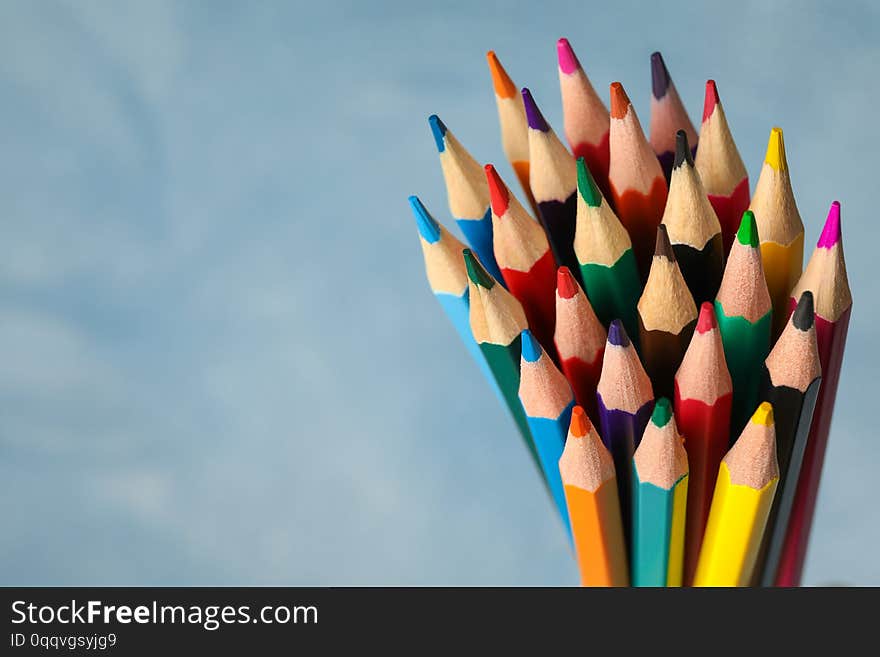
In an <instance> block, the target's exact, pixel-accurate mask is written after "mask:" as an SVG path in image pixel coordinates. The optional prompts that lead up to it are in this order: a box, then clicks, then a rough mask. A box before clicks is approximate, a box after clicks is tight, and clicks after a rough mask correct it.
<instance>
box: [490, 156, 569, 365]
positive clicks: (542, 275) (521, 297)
mask: <svg viewBox="0 0 880 657" xmlns="http://www.w3.org/2000/svg"><path fill="white" fill-rule="evenodd" d="M486 179H487V180H488V182H489V197H490V198H491V200H492V240H493V243H494V245H495V260H496V261H497V262H498V267H499V268H500V269H501V275H502V276H503V277H504V281H505V282H506V283H507V289H508V290H510V293H511V294H512V295H513V296H515V297H516V298H517V300H518V301H519V302H520V303H521V304H522V307H523V310H524V311H525V313H526V319H527V320H528V322H529V326H530V327H531V329H532V331H533V332H534V333H535V335H536V336H537V338H538V340H540V341H541V344H542V345H544V347H545V349H547V350H548V351H549V352H550V357H551V358H553V359H554V360H555V359H556V348H555V346H554V345H553V327H554V325H555V321H556V313H555V310H554V309H555V299H554V296H555V290H556V261H555V260H554V259H553V253H552V252H551V251H550V244H549V243H548V242H547V236H546V235H545V234H544V229H543V228H541V225H540V224H539V223H538V222H537V221H536V220H535V219H533V218H532V217H531V216H530V215H529V213H528V212H526V209H525V208H524V207H523V206H522V205H521V204H520V202H519V201H517V200H516V197H515V196H514V195H513V194H511V193H510V191H509V190H508V188H507V186H506V185H505V184H504V181H503V180H501V176H499V175H498V172H497V171H496V170H495V167H493V166H492V165H491V164H487V165H486Z"/></svg>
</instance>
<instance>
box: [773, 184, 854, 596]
mask: <svg viewBox="0 0 880 657" xmlns="http://www.w3.org/2000/svg"><path fill="white" fill-rule="evenodd" d="M806 290H810V291H811V292H812V293H813V299H814V301H815V309H816V338H817V341H818V343H819V361H820V363H821V364H822V385H821V387H820V388H819V397H818V398H817V400H816V410H815V412H814V413H813V422H812V424H811V426H810V437H809V439H808V440H807V451H806V453H805V454H804V462H803V465H802V466H801V476H800V478H799V479H798V485H797V492H796V493H795V498H794V506H793V508H792V512H791V519H790V520H789V522H788V534H787V535H786V537H785V547H784V549H783V554H782V560H781V562H780V565H779V574H778V576H777V578H776V584H777V586H798V585H799V584H800V581H801V573H802V571H803V567H804V559H805V558H806V555H807V546H808V544H809V539H810V529H811V527H812V523H813V511H814V510H815V508H816V495H817V493H818V491H819V480H820V478H821V476H822V464H823V463H824V461H825V448H826V446H827V445H828V431H829V429H830V428H831V418H832V416H833V415H834V401H835V399H836V397H837V384H838V382H839V380H840V368H841V365H842V364H843V352H844V349H845V347H846V334H847V330H848V328H849V317H850V313H851V311H852V293H851V292H850V289H849V281H848V279H847V275H846V262H845V261H844V258H843V241H842V238H841V231H840V204H839V203H838V202H837V201H834V203H832V204H831V209H830V210H829V212H828V218H827V220H826V221H825V226H824V228H823V229H822V235H821V236H820V237H819V242H818V243H817V245H816V249H815V251H813V255H812V257H811V258H810V261H809V263H808V264H807V268H806V270H805V271H804V274H803V276H801V280H800V281H799V282H798V284H797V285H796V286H795V288H794V290H792V293H791V295H792V299H791V303H792V305H794V302H795V299H797V298H799V296H800V295H801V294H803V293H804V292H805V291H806Z"/></svg>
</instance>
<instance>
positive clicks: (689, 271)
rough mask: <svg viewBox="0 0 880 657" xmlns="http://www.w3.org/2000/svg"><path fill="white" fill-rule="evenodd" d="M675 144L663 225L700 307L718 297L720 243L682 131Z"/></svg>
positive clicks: (721, 259) (721, 264)
mask: <svg viewBox="0 0 880 657" xmlns="http://www.w3.org/2000/svg"><path fill="white" fill-rule="evenodd" d="M676 144H677V146H676V151H675V164H674V165H673V167H672V179H671V180H670V182H669V198H667V199H666V210H664V212H663V225H664V226H666V229H667V231H668V232H669V241H670V242H671V243H672V250H673V251H674V252H675V259H676V260H677V261H678V266H679V268H680V269H681V274H682V276H684V280H685V283H687V286H688V289H689V290H690V291H691V295H692V296H693V298H694V302H695V303H697V304H700V303H703V302H704V301H712V300H713V299H714V298H715V295H716V294H718V287H719V286H720V285H721V276H722V275H723V274H724V242H723V240H722V237H721V224H720V223H718V217H717V216H716V215H715V210H714V209H713V208H712V204H711V203H709V198H708V197H707V196H706V190H705V189H703V183H702V181H701V180H700V174H699V173H697V170H696V169H695V168H694V160H693V158H692V157H691V149H690V147H689V146H688V139H687V135H686V134H685V132H684V130H679V131H678V133H677V134H676Z"/></svg>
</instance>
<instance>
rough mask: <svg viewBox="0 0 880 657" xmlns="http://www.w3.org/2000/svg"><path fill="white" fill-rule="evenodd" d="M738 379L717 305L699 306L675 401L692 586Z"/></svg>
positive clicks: (687, 582) (687, 569) (726, 442)
mask: <svg viewBox="0 0 880 657" xmlns="http://www.w3.org/2000/svg"><path fill="white" fill-rule="evenodd" d="M732 400H733V385H732V384H731V381H730V373H729V372H728V371H727V361H726V360H725V359H724V347H723V346H722V344H721V333H720V332H719V331H718V322H717V321H716V319H715V309H714V307H713V305H712V304H711V303H710V302H708V301H706V302H704V303H703V304H702V305H701V306H700V317H699V319H698V320H697V327H696V330H695V331H694V335H693V338H691V343H690V345H689V346H688V349H687V351H686V352H685V355H684V359H683V360H682V361H681V367H679V368H678V372H676V374H675V397H674V400H673V405H674V409H675V417H676V419H677V421H678V430H679V431H680V432H681V435H682V436H684V448H685V451H686V452H687V455H688V463H689V464H690V475H689V479H690V481H689V483H688V501H687V509H688V512H687V523H686V527H685V551H684V554H685V557H684V583H685V586H690V585H691V582H692V581H693V579H694V573H695V572H696V569H697V560H698V559H699V557H700V546H701V545H702V543H703V532H704V531H705V529H706V521H707V520H708V519H709V507H710V506H711V504H712V493H713V492H714V490H715V481H716V479H717V478H718V466H719V465H720V464H721V459H723V458H724V454H725V453H726V452H727V448H728V445H729V443H730V405H731V402H732Z"/></svg>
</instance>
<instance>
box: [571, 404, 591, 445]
mask: <svg viewBox="0 0 880 657" xmlns="http://www.w3.org/2000/svg"><path fill="white" fill-rule="evenodd" d="M592 428H593V425H592V423H591V422H590V418H588V417H587V413H586V411H584V409H583V408H582V407H580V406H575V407H574V408H573V409H571V424H570V425H569V429H568V432H569V433H570V434H571V435H572V436H574V437H575V438H584V437H585V436H586V435H587V434H588V433H590V429H592Z"/></svg>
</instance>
